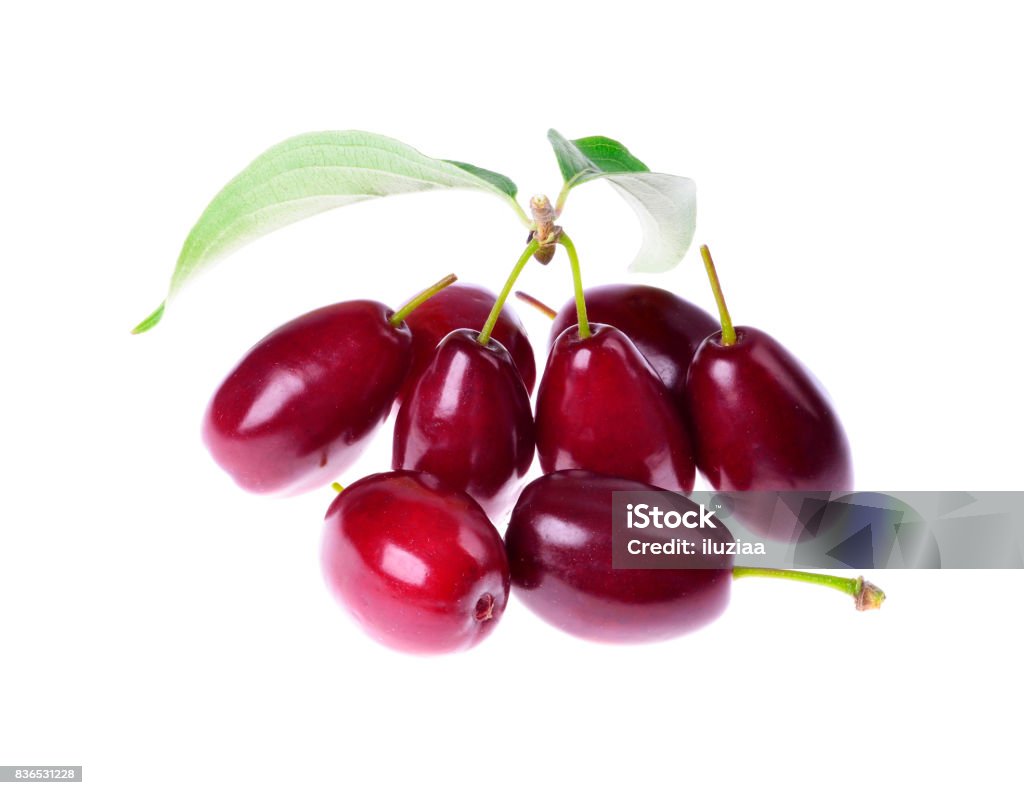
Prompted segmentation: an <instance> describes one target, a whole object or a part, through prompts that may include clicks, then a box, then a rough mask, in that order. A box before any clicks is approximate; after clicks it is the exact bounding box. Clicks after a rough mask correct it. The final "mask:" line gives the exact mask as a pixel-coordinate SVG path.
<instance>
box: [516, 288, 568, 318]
mask: <svg viewBox="0 0 1024 795" xmlns="http://www.w3.org/2000/svg"><path fill="white" fill-rule="evenodd" d="M515 295H516V298H518V299H519V300H520V301H522V302H523V303H524V304H529V305H530V306H532V307H533V308H534V309H536V310H537V311H538V312H540V313H541V314H542V315H547V317H548V320H554V319H555V317H556V316H557V315H558V313H557V312H556V311H555V310H554V309H552V308H551V307H550V306H548V305H547V304H545V303H544V302H543V301H541V300H540V299H539V298H534V297H533V296H532V295H530V294H529V293H524V292H523V291H522V290H516V293H515Z"/></svg>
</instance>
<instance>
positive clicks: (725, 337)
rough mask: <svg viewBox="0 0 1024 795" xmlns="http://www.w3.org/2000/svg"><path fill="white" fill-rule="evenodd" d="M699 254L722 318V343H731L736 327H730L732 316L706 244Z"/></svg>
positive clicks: (734, 338)
mask: <svg viewBox="0 0 1024 795" xmlns="http://www.w3.org/2000/svg"><path fill="white" fill-rule="evenodd" d="M700 255H701V257H703V258H704V269H705V270H706V271H707V272H708V279H710V280H711V292H713V293H714V294H715V303H716V304H718V316H719V317H720V318H721V319H722V344H723V345H733V344H734V343H735V342H736V329H734V328H733V327H732V318H731V317H729V308H728V307H727V306H726V305H725V296H724V295H722V285H721V284H719V282H718V271H716V270H715V263H714V262H713V261H712V259H711V251H710V250H708V247H707V246H701V247H700Z"/></svg>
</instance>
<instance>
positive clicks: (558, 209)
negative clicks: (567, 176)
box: [555, 182, 572, 218]
mask: <svg viewBox="0 0 1024 795" xmlns="http://www.w3.org/2000/svg"><path fill="white" fill-rule="evenodd" d="M571 188H572V185H570V184H569V183H568V182H566V183H565V184H564V185H562V190H561V191H560V192H559V194H558V198H557V199H555V218H558V216H560V215H561V214H562V210H563V209H564V208H565V200H566V199H568V198H569V191H570V189H571Z"/></svg>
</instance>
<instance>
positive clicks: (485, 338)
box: [476, 238, 540, 345]
mask: <svg viewBox="0 0 1024 795" xmlns="http://www.w3.org/2000/svg"><path fill="white" fill-rule="evenodd" d="M539 248H540V243H539V242H537V240H536V239H535V238H534V239H531V240H530V242H529V243H528V244H527V246H526V248H525V249H524V250H523V253H522V256H520V257H519V261H518V262H516V264H515V267H514V268H512V272H511V273H510V274H509V275H508V279H506V280H505V286H504V287H502V288H501V292H500V293H499V294H498V300H497V301H495V302H494V306H493V307H492V308H491V314H490V315H488V316H487V320H486V322H485V323H484V327H483V328H482V329H481V330H480V336H479V337H477V338H476V339H477V342H479V343H480V344H481V345H486V344H487V343H488V342H490V341H491V332H493V331H494V324H495V323H497V322H498V315H500V314H501V308H502V307H503V306H505V301H506V300H508V295H509V293H511V292H512V288H513V287H514V286H515V283H516V279H518V278H519V274H520V273H522V270H523V268H525V267H526V263H527V262H529V261H530V257H532V256H533V255H534V254H535V253H536V252H537V249H539Z"/></svg>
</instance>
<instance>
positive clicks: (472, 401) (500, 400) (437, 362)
mask: <svg viewBox="0 0 1024 795" xmlns="http://www.w3.org/2000/svg"><path fill="white" fill-rule="evenodd" d="M533 448H534V433H533V414H532V413H531V410H530V396H529V395H528V394H527V392H526V387H525V386H524V385H523V380H522V378H521V377H520V374H519V371H518V370H517V369H516V366H515V364H514V363H513V361H512V357H511V356H509V354H508V351H506V350H505V348H504V346H502V345H501V343H499V342H498V341H497V340H495V339H494V338H491V340H490V341H489V342H488V344H486V345H481V344H480V343H479V342H478V341H477V332H476V331H471V330H469V329H459V330H457V331H453V332H451V333H450V334H449V335H448V336H446V337H445V338H444V339H443V340H441V342H440V343H439V344H438V346H437V348H436V349H435V351H434V354H433V357H432V359H431V360H430V362H429V363H428V364H427V366H426V368H425V369H424V370H423V372H422V373H421V374H420V377H419V379H418V380H417V381H416V384H415V386H414V388H413V390H412V392H411V393H410V394H409V395H408V396H407V397H406V400H405V402H404V403H403V404H402V407H401V409H400V410H399V412H398V418H397V420H396V421H395V436H394V448H393V457H392V466H394V468H395V469H413V470H417V471H420V472H429V473H430V474H432V475H436V476H437V477H438V478H440V479H441V480H442V481H443V482H445V483H447V484H448V485H449V486H452V487H453V488H457V489H460V490H462V491H465V492H466V493H467V494H469V496H471V497H473V499H475V500H476V501H477V502H479V503H480V505H481V506H483V508H484V509H485V510H486V511H487V512H488V513H489V514H490V515H491V516H499V515H500V514H501V513H503V512H504V511H505V510H506V509H507V508H509V507H510V506H511V504H512V502H514V501H515V497H516V493H517V489H518V485H519V482H520V480H521V479H522V478H523V477H524V476H525V475H526V472H527V470H529V468H530V464H531V462H532V461H533Z"/></svg>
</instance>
